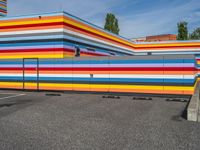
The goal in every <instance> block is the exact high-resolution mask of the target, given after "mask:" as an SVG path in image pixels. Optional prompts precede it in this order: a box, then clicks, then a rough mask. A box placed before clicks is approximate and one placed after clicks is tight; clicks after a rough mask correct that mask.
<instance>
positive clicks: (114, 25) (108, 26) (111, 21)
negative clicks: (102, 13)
mask: <svg viewBox="0 0 200 150" xmlns="http://www.w3.org/2000/svg"><path fill="white" fill-rule="evenodd" d="M105 20H106V22H105V26H104V29H105V30H108V31H110V32H112V33H115V34H119V31H120V29H119V24H118V20H117V18H116V17H115V15H114V14H112V13H108V14H107V15H106V19H105Z"/></svg>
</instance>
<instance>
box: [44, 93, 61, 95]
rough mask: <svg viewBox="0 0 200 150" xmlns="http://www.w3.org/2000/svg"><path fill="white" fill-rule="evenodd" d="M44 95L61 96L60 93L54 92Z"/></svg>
mask: <svg viewBox="0 0 200 150" xmlns="http://www.w3.org/2000/svg"><path fill="white" fill-rule="evenodd" d="M46 96H61V94H55V93H48V94H46Z"/></svg>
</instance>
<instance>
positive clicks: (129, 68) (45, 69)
mask: <svg viewBox="0 0 200 150" xmlns="http://www.w3.org/2000/svg"><path fill="white" fill-rule="evenodd" d="M22 69H23V68H19V67H17V68H0V70H22ZM34 69H35V68H31V67H30V68H28V67H27V68H26V70H30V71H31V70H34ZM39 70H41V71H70V70H75V71H147V72H148V71H195V70H196V69H195V68H191V67H188V68H173V67H169V68H153V67H152V68H131V67H125V68H121V67H119V68H78V67H77V68H71V67H69V68H53V65H52V68H45V67H43V68H39ZM122 73H123V72H122Z"/></svg>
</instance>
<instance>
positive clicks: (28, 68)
mask: <svg viewBox="0 0 200 150" xmlns="http://www.w3.org/2000/svg"><path fill="white" fill-rule="evenodd" d="M38 76H39V70H38V59H36V58H25V59H23V89H24V90H38V88H39V83H38Z"/></svg>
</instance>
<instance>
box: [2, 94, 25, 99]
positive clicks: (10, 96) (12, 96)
mask: <svg viewBox="0 0 200 150" xmlns="http://www.w3.org/2000/svg"><path fill="white" fill-rule="evenodd" d="M23 95H26V94H18V95H13V96H7V97H2V98H0V99H8V98H13V97H19V96H23Z"/></svg>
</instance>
